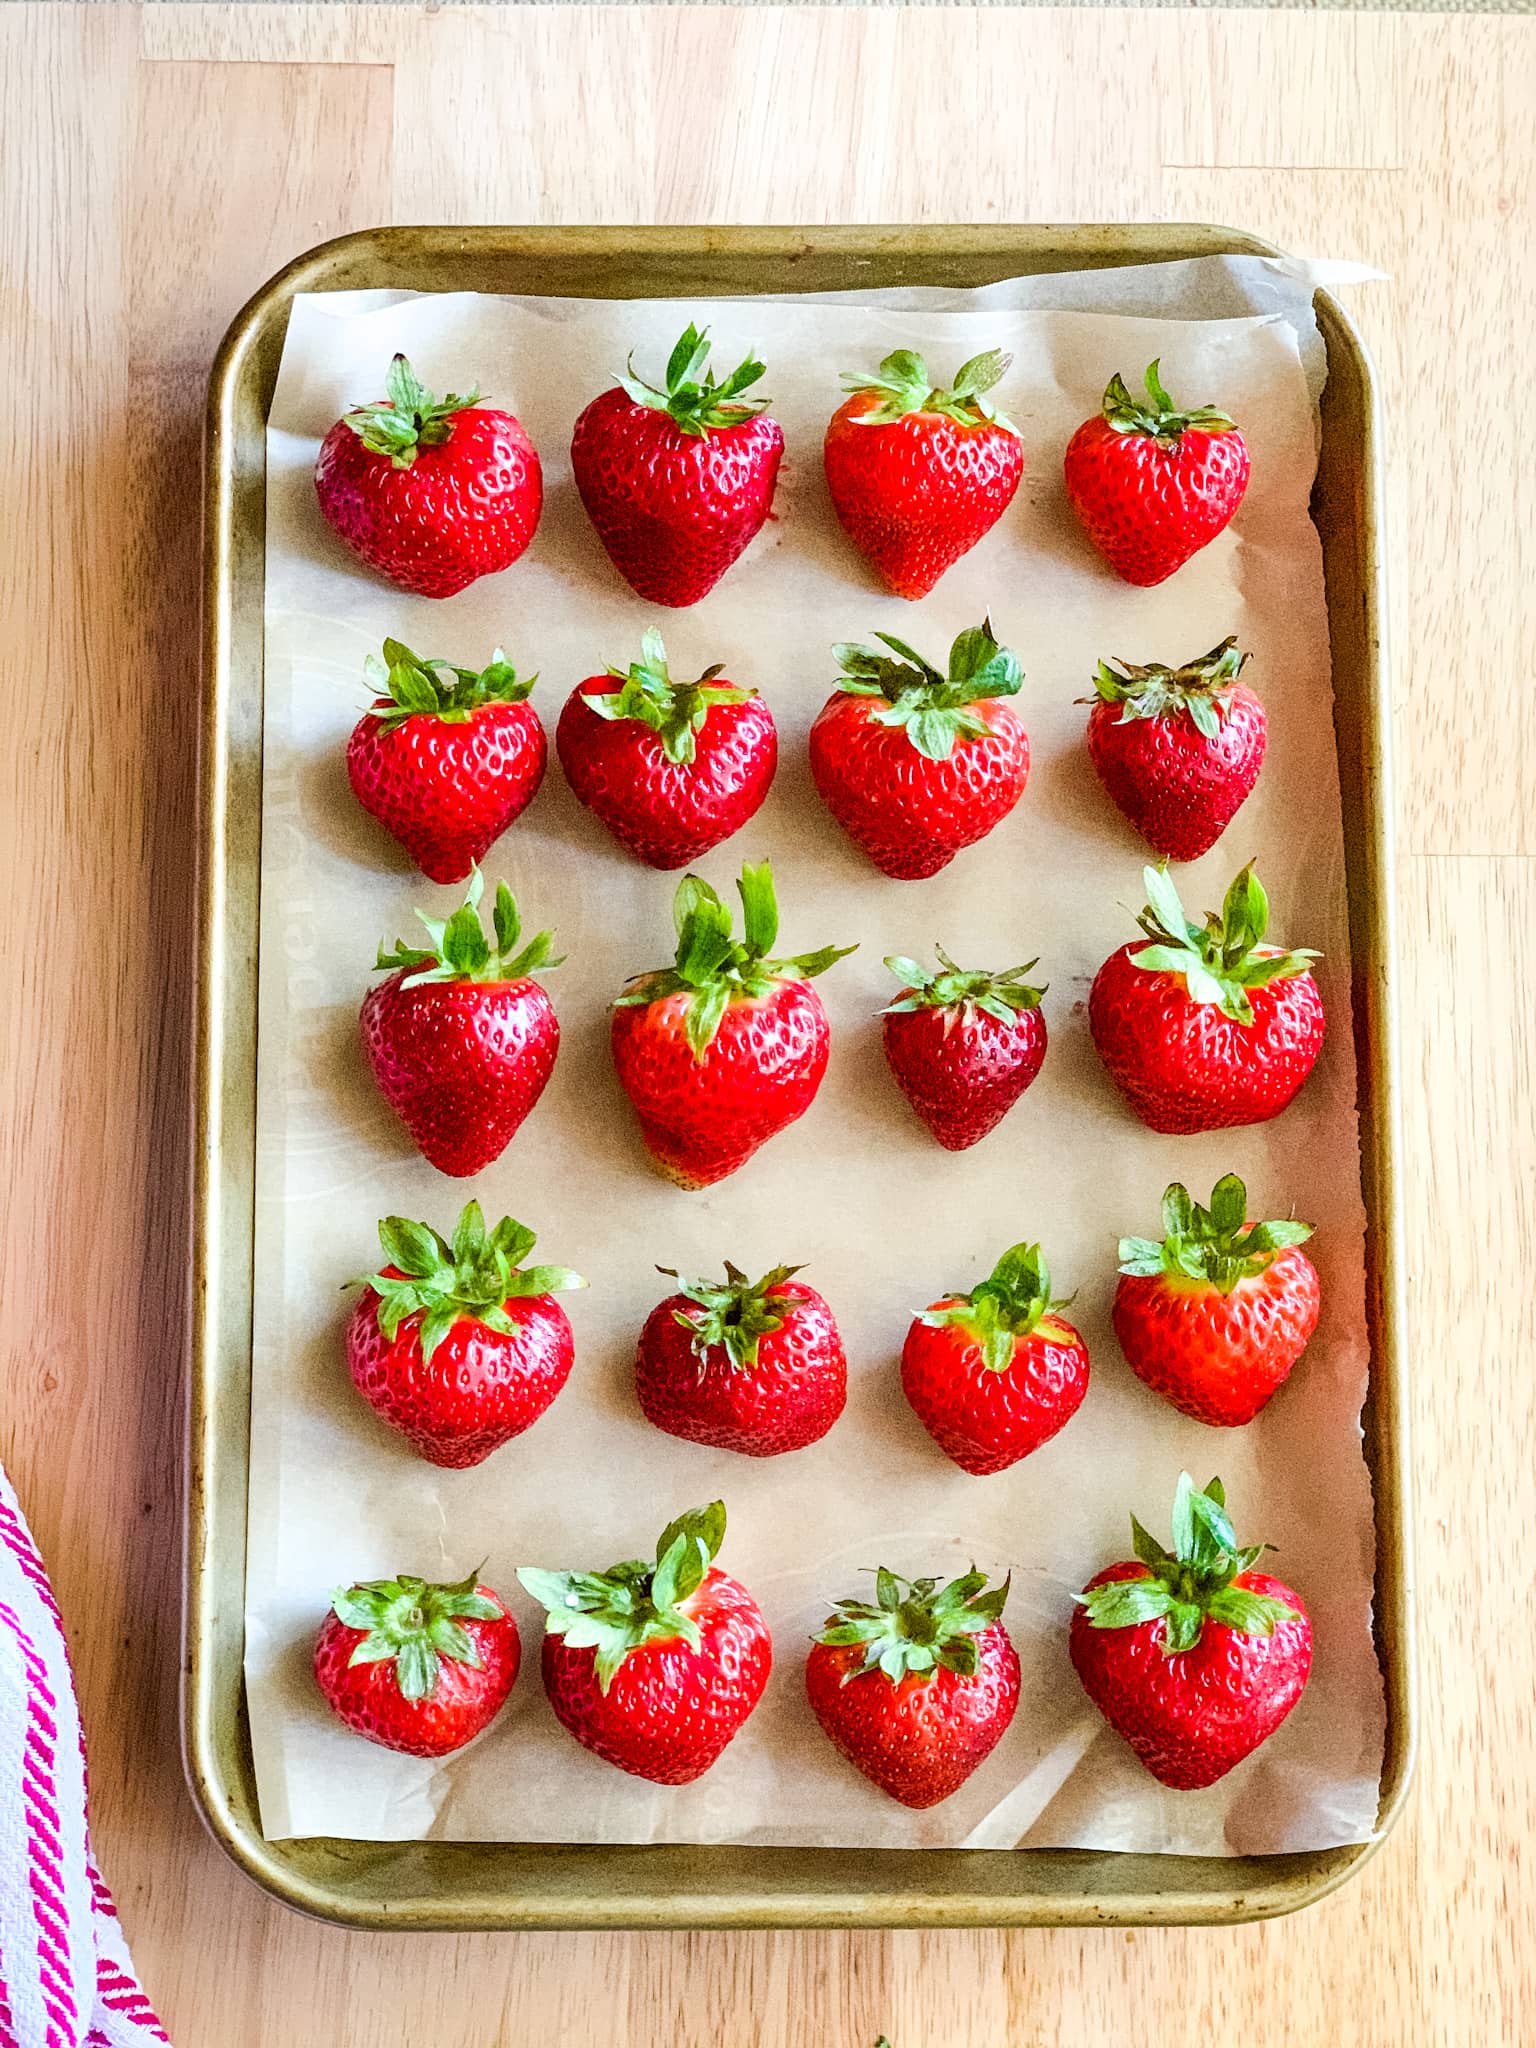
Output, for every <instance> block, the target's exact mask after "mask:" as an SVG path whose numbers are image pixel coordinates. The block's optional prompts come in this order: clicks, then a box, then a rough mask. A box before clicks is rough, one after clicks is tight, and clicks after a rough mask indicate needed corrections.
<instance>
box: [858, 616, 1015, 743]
mask: <svg viewBox="0 0 1536 2048" xmlns="http://www.w3.org/2000/svg"><path fill="white" fill-rule="evenodd" d="M875 637H876V639H877V640H880V641H881V642H883V644H884V645H885V646H886V647H887V648H888V649H889V650H890V653H889V654H880V653H879V652H877V651H876V650H875V649H874V648H872V647H861V646H859V645H858V644H857V643H856V642H853V641H840V642H839V643H838V645H837V646H836V647H834V648H833V650H832V652H833V655H834V656H835V658H836V660H837V662H838V666H839V669H840V671H841V673H840V675H839V678H838V683H837V687H838V689H839V690H840V691H842V693H843V694H844V695H845V696H852V697H870V698H874V699H877V700H882V701H881V702H880V705H879V709H877V710H875V711H873V712H871V714H870V716H871V717H872V718H873V719H874V720H875V722H876V723H877V724H880V725H888V726H893V727H897V728H900V729H902V730H904V731H905V733H906V735H907V738H908V739H909V740H910V741H911V742H912V745H913V746H914V747H915V748H916V749H917V751H918V753H920V754H921V755H923V756H924V758H925V759H927V760H930V761H946V760H948V759H949V757H950V755H951V753H953V751H954V748H955V744H956V742H957V741H958V740H961V739H983V738H985V737H986V735H987V733H988V732H989V731H990V727H989V726H988V724H987V721H986V719H985V718H983V717H982V716H981V715H980V713H979V712H977V711H975V710H972V709H970V708H969V707H970V706H973V705H977V704H983V703H990V702H993V701H995V700H996V699H997V698H1000V697H1012V696H1016V695H1017V694H1018V692H1019V690H1020V688H1021V687H1022V685H1023V680H1024V674H1023V670H1022V669H1021V668H1020V666H1019V661H1018V657H1017V655H1015V654H1014V653H1013V651H1012V650H1011V649H1010V648H1006V647H1000V646H999V645H998V642H997V639H996V636H995V635H994V633H993V631H992V624H991V621H990V620H984V621H983V622H982V624H981V625H979V626H969V627H967V628H966V630H965V631H964V632H962V633H961V634H959V635H958V636H957V638H956V639H955V642H954V644H953V645H952V647H951V648H950V651H949V664H948V673H947V675H940V673H939V671H938V670H937V669H936V668H935V667H934V666H933V665H932V663H931V662H929V661H927V660H925V659H924V657H923V656H922V655H920V654H919V653H918V652H917V650H916V649H915V648H913V647H909V646H908V645H907V643H906V642H905V641H904V640H898V639H896V638H895V636H894V635H893V634H890V633H877V634H876V636H875ZM893 657H894V658H893Z"/></svg>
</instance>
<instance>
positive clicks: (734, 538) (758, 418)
mask: <svg viewBox="0 0 1536 2048" xmlns="http://www.w3.org/2000/svg"><path fill="white" fill-rule="evenodd" d="M708 358H709V338H708V330H707V329H705V330H703V331H702V332H701V331H700V329H698V328H696V327H694V326H692V325H691V324H690V325H689V327H688V328H687V329H686V330H685V332H684V333H683V336H682V338H681V339H680V340H679V342H678V344H677V346H676V347H675V348H674V349H673V351H672V354H671V356H670V358H669V359H668V362H667V375H666V388H665V389H664V390H660V391H658V390H657V389H656V388H655V387H654V386H653V385H650V384H646V383H643V382H642V381H641V380H640V378H638V377H637V376H636V375H635V370H634V364H633V362H631V364H630V366H629V374H628V375H627V376H624V377H621V378H620V379H619V381H618V383H617V384H616V385H614V387H613V389H612V390H611V391H605V392H604V393H603V394H602V396H601V397H600V398H594V399H593V401H592V403H591V404H590V405H589V406H588V407H587V409H586V411H585V412H584V413H583V414H582V415H581V417H580V419H578V420H577V422H576V432H575V434H574V436H573V437H572V440H571V468H572V471H573V472H574V474H575V478H576V488H577V490H578V491H579V492H580V493H581V502H582V504H583V505H585V506H586V508H587V517H588V518H589V519H590V520H591V521H592V524H593V525H594V526H595V527H596V528H597V536H598V539H599V540H600V541H601V542H602V544H603V546H604V547H605V548H606V549H607V550H608V553H609V555H610V557H611V558H612V561H613V565H614V567H615V568H616V569H617V570H618V572H619V574H620V575H621V576H622V577H623V578H624V580H625V582H626V583H628V584H629V585H630V587H631V589H633V590H636V591H638V592H639V594H640V595H641V596H642V597H644V598H647V599H649V601H650V602H651V603H652V604H669V605H683V604H697V603H698V601H699V599H700V598H701V597H703V596H704V595H705V594H706V592H708V591H710V590H713V589H714V587H715V585H716V584H717V583H718V582H719V581H720V578H721V577H722V576H723V575H724V574H725V572H726V570H727V569H729V568H730V566H731V564H732V562H734V561H735V559H736V557H737V556H738V555H739V554H740V553H741V552H742V550H743V549H744V548H745V547H746V545H747V543H748V542H749V541H750V540H751V539H752V538H753V536H754V535H755V534H756V532H757V531H758V529H759V527H760V526H761V525H762V523H763V521H764V520H765V519H766V518H767V517H768V514H769V512H770V511H771V510H772V509H773V487H774V484H775V483H776V482H777V480H778V474H779V461H780V458H781V457H782V455H783V453H784V436H783V434H782V432H781V431H780V429H779V425H778V422H777V421H776V420H770V419H767V418H764V417H763V416H762V409H763V407H764V406H765V405H766V404H767V403H768V401H767V399H766V398H752V399H747V400H745V401H744V400H743V399H742V397H741V393H742V392H743V391H745V390H747V388H748V387H749V386H750V385H753V384H755V383H756V382H757V380H758V378H759V377H761V376H762V374H763V365H762V364H761V363H760V362H758V361H757V360H756V359H755V358H754V357H752V356H748V358H747V360H746V361H745V362H744V363H742V364H741V365H740V366H739V367H738V368H737V369H735V370H733V371H732V372H731V374H730V376H729V377H727V378H726V380H725V382H724V383H723V384H717V383H716V382H715V379H714V375H713V373H712V372H708V373H706V372H705V369H704V365H705V363H706V362H707V361H708ZM701 378H702V382H701V381H700V380H701Z"/></svg>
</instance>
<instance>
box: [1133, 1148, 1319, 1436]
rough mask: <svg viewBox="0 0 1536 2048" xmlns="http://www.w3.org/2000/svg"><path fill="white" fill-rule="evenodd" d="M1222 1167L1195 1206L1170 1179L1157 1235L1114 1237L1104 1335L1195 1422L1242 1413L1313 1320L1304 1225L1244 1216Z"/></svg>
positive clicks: (1277, 1377)
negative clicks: (1115, 1275) (1116, 1266)
mask: <svg viewBox="0 0 1536 2048" xmlns="http://www.w3.org/2000/svg"><path fill="white" fill-rule="evenodd" d="M1247 1200H1248V1191H1247V1189H1246V1188H1245V1187H1244V1186H1243V1183H1242V1182H1241V1181H1240V1180H1239V1179H1238V1177H1237V1175H1236V1174H1235V1173H1228V1174H1224V1175H1223V1176H1222V1178H1221V1179H1220V1180H1219V1181H1217V1183H1216V1186H1215V1188H1214V1189H1213V1191H1212V1194H1211V1206H1210V1207H1209V1209H1202V1208H1201V1206H1200V1204H1199V1203H1198V1202H1194V1201H1191V1200H1190V1196H1189V1190H1188V1189H1187V1188H1184V1187H1181V1186H1180V1185H1179V1183H1178V1182H1177V1181H1175V1182H1174V1183H1173V1185H1172V1186H1171V1187H1169V1188H1167V1189H1165V1190H1164V1193H1163V1229H1164V1230H1165V1231H1166V1232H1167V1235H1166V1236H1165V1237H1164V1238H1162V1239H1161V1240H1159V1239H1156V1238H1145V1237H1122V1238H1121V1240H1120V1281H1119V1285H1118V1286H1117V1288H1116V1290H1115V1307H1114V1322H1115V1335H1116V1336H1117V1337H1118V1338H1119V1339H1120V1349H1121V1350H1122V1351H1123V1352H1124V1353H1125V1356H1126V1362H1127V1363H1128V1364H1129V1366H1130V1368H1131V1370H1132V1372H1134V1373H1135V1374H1136V1376H1137V1377H1138V1379H1142V1380H1145V1381H1146V1383H1147V1385H1148V1386H1149V1387H1150V1388H1151V1389H1152V1391H1153V1393H1155V1394H1161V1395H1162V1396H1163V1398H1164V1399H1165V1400H1167V1401H1171V1402H1172V1403H1173V1405H1174V1407H1175V1408H1178V1409H1180V1410H1182V1411H1183V1413H1184V1414H1185V1415H1192V1416H1193V1417H1194V1418H1195V1420H1196V1422H1210V1423H1216V1424H1224V1425H1226V1426H1228V1427H1232V1426H1234V1425H1236V1424H1239V1423H1244V1422H1251V1421H1252V1420H1253V1418H1254V1416H1255V1415H1257V1414H1258V1412H1259V1410H1260V1409H1261V1408H1262V1407H1263V1406H1264V1404H1265V1402H1266V1401H1267V1400H1268V1399H1269V1397H1270V1395H1271V1394H1273V1393H1274V1391H1275V1389H1276V1388H1277V1387H1278V1386H1279V1385H1280V1384H1281V1382H1282V1381H1283V1380H1284V1379H1285V1378H1286V1376H1287V1375H1288V1373H1289V1372H1290V1370H1291V1367H1292V1366H1293V1365H1294V1364H1295V1363H1296V1361H1297V1359H1298V1358H1300V1356H1301V1354H1302V1352H1303V1351H1304V1350H1305V1349H1306V1347H1307V1340H1308V1338H1309V1337H1310V1336H1311V1335H1312V1332H1313V1331H1314V1330H1315V1329H1316V1328H1317V1314H1318V1308H1319V1306H1320V1300H1321V1297H1320V1293H1319V1289H1318V1282H1317V1270H1316V1268H1315V1267H1314V1266H1313V1264H1312V1261H1311V1260H1310V1259H1309V1258H1308V1257H1307V1255H1306V1253H1305V1252H1304V1251H1301V1250H1299V1249H1298V1247H1299V1246H1301V1245H1303V1244H1305V1242H1306V1240H1307V1239H1308V1238H1309V1237H1310V1236H1311V1235H1312V1226H1311V1224H1310V1223H1294V1222H1288V1221H1284V1220H1276V1221H1274V1222H1270V1223H1250V1222H1249V1221H1248V1211H1247Z"/></svg>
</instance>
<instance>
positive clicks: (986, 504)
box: [822, 348, 1024, 597]
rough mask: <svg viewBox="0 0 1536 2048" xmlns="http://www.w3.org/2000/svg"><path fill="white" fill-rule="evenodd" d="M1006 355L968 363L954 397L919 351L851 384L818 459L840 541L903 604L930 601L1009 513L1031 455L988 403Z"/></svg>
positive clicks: (846, 382) (897, 354)
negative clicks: (843, 537)
mask: <svg viewBox="0 0 1536 2048" xmlns="http://www.w3.org/2000/svg"><path fill="white" fill-rule="evenodd" d="M1012 360H1013V358H1012V357H1011V356H1006V355H1004V354H1003V353H1002V351H1001V350H1000V349H989V350H988V351H987V353H986V354H985V355H981V356H972V358H971V360H970V361H969V362H968V363H964V364H962V365H961V368H960V370H959V372H958V373H957V375H956V377H955V381H954V383H953V384H952V385H951V386H950V388H949V389H948V390H945V389H943V387H942V386H934V385H933V384H931V383H930V381H929V377H928V365H927V364H926V363H925V362H924V361H923V359H922V357H921V356H920V355H917V354H915V353H914V352H913V351H912V350H911V349H906V348H899V349H896V350H895V351H894V352H893V353H892V354H891V355H888V356H887V357H886V358H885V361H884V362H883V363H882V364H881V365H880V370H879V374H878V375H877V376H873V377H861V376H854V375H845V376H844V378H843V386H844V389H845V390H848V391H851V392H852V393H853V396H852V397H851V398H849V399H847V400H846V401H845V402H844V403H843V404H842V405H840V406H839V407H838V409H837V411H836V412H835V413H833V415H832V418H831V421H830V423H829V425H828V427H827V438H826V443H825V446H824V448H823V451H822V455H823V460H824V462H825V464H826V471H827V489H828V490H829V491H830V492H831V494H832V504H833V507H834V509H835V510H836V512H837V516H838V518H839V519H840V520H841V521H842V523H843V531H844V532H845V533H846V534H847V535H848V538H849V539H850V540H851V541H852V542H853V544H854V546H855V547H856V548H857V549H858V550H859V553H860V554H861V555H866V556H867V557H868V558H869V560H870V561H871V562H873V564H874V565H875V568H876V569H877V570H878V571H879V573H880V576H881V579H882V580H883V581H884V583H885V584H886V586H887V588H889V589H891V590H893V591H894V592H895V593H896V595H897V596H898V597H926V596H927V594H928V592H929V591H930V590H932V588H933V586H934V585H935V583H937V582H938V580H939V578H940V577H941V576H942V575H943V574H944V571H945V570H946V569H947V568H949V567H950V565H951V564H952V563H954V562H958V561H959V559H960V557H961V556H962V555H963V554H967V553H969V551H970V550H971V549H972V548H973V547H975V545H976V543H977V541H979V540H980V539H981V537H982V535H983V534H985V533H989V532H990V531H991V529H992V528H993V527H994V526H995V525H996V524H997V522H998V520H999V519H1001V518H1002V516H1003V514H1004V513H1005V512H1006V511H1007V509H1008V506H1009V503H1010V501H1011V500H1012V497H1013V494H1014V492H1015V491H1016V490H1017V489H1018V487H1019V479H1020V477H1022V476H1023V474H1024V445H1023V443H1022V442H1021V441H1020V439H1019V436H1018V430H1017V429H1016V428H1015V426H1014V424H1013V422H1012V421H1011V420H1009V419H1005V418H1004V417H1003V415H1002V414H1001V413H1000V412H998V411H997V410H996V409H995V407H994V406H993V403H992V401H991V399H990V398H988V397H987V395H986V394H987V393H988V392H989V391H990V390H991V389H992V387H993V385H995V384H997V383H1000V382H1001V380H1002V379H1003V378H1004V377H1005V376H1006V375H1007V372H1008V366H1009V364H1010V363H1011V362H1012Z"/></svg>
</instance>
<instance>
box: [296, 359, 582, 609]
mask: <svg viewBox="0 0 1536 2048" xmlns="http://www.w3.org/2000/svg"><path fill="white" fill-rule="evenodd" d="M385 389H386V390H387V391H388V393H389V396H388V398H387V399H381V400H380V401H379V402H378V403H377V404H376V405H360V406H358V407H356V408H355V409H354V410H353V411H352V412H349V413H345V414H343V416H342V417H341V418H340V419H339V420H338V421H337V422H336V424H335V426H334V427H332V429H331V431H330V432H329V433H328V434H327V435H326V437H325V439H324V441H323V442H322V443H321V444H320V459H319V461H318V462H317V463H316V464H315V492H316V495H317V496H318V498H319V500H320V510H321V511H322V512H323V513H324V514H325V517H326V519H327V520H328V521H329V523H330V524H331V526H333V527H334V528H335V530H336V532H337V533H338V534H340V536H341V538H342V539H343V540H344V541H345V542H346V544H347V546H348V547H349V548H351V550H352V552H353V553H354V554H355V555H360V556H361V557H362V559H363V560H364V561H365V562H366V563H367V564H368V566H369V568H370V569H376V570H377V571H378V573H379V574H380V575H381V576H383V577H386V578H387V579H388V580H389V581H390V582H391V583H397V584H398V585H399V586H400V588H401V589H402V590H413V591H415V593H416V595H417V596H418V597H452V596H453V594H454V592H455V591H458V590H463V589H464V588H465V587H466V586H467V585H468V584H471V583H473V582H474V581H475V578H476V577H477V576H490V575H493V574H495V572H496V571H497V570H498V569H510V568H511V566H512V564H513V563H514V562H515V561H516V560H517V558H518V556H519V555H520V554H521V553H522V552H523V550H524V549H525V548H526V547H527V545H528V543H529V541H531V540H532V539H533V530H534V528H535V527H536V526H537V525H538V523H539V513H540V511H541V509H542V508H543V504H544V474H543V471H542V470H541V469H540V467H539V458H538V453H537V451H536V450H535V448H534V445H533V443H532V442H531V441H530V440H529V438H528V436H527V435H526V434H525V433H524V432H523V429H522V425H521V423H520V422H519V421H518V420H517V419H516V418H515V417H514V416H513V415H512V414H511V413H509V412H497V411H496V410H494V409H493V408H492V407H490V406H485V405H477V404H476V403H475V401H476V399H477V398H478V397H479V393H478V392H476V391H471V392H470V394H469V396H468V397H467V398H459V397H458V396H456V395H455V394H452V393H450V394H449V396H448V397H447V398H434V397H433V395H432V393H431V392H430V391H428V390H426V389H425V387H424V386H423V385H422V384H421V383H419V382H418V380H417V377H416V373H415V372H414V371H413V370H412V368H411V366H410V364H409V363H408V362H407V361H406V360H405V357H404V356H396V357H395V359H394V361H393V362H392V363H391V364H390V366H389V375H388V377H387V378H386V379H385Z"/></svg>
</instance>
